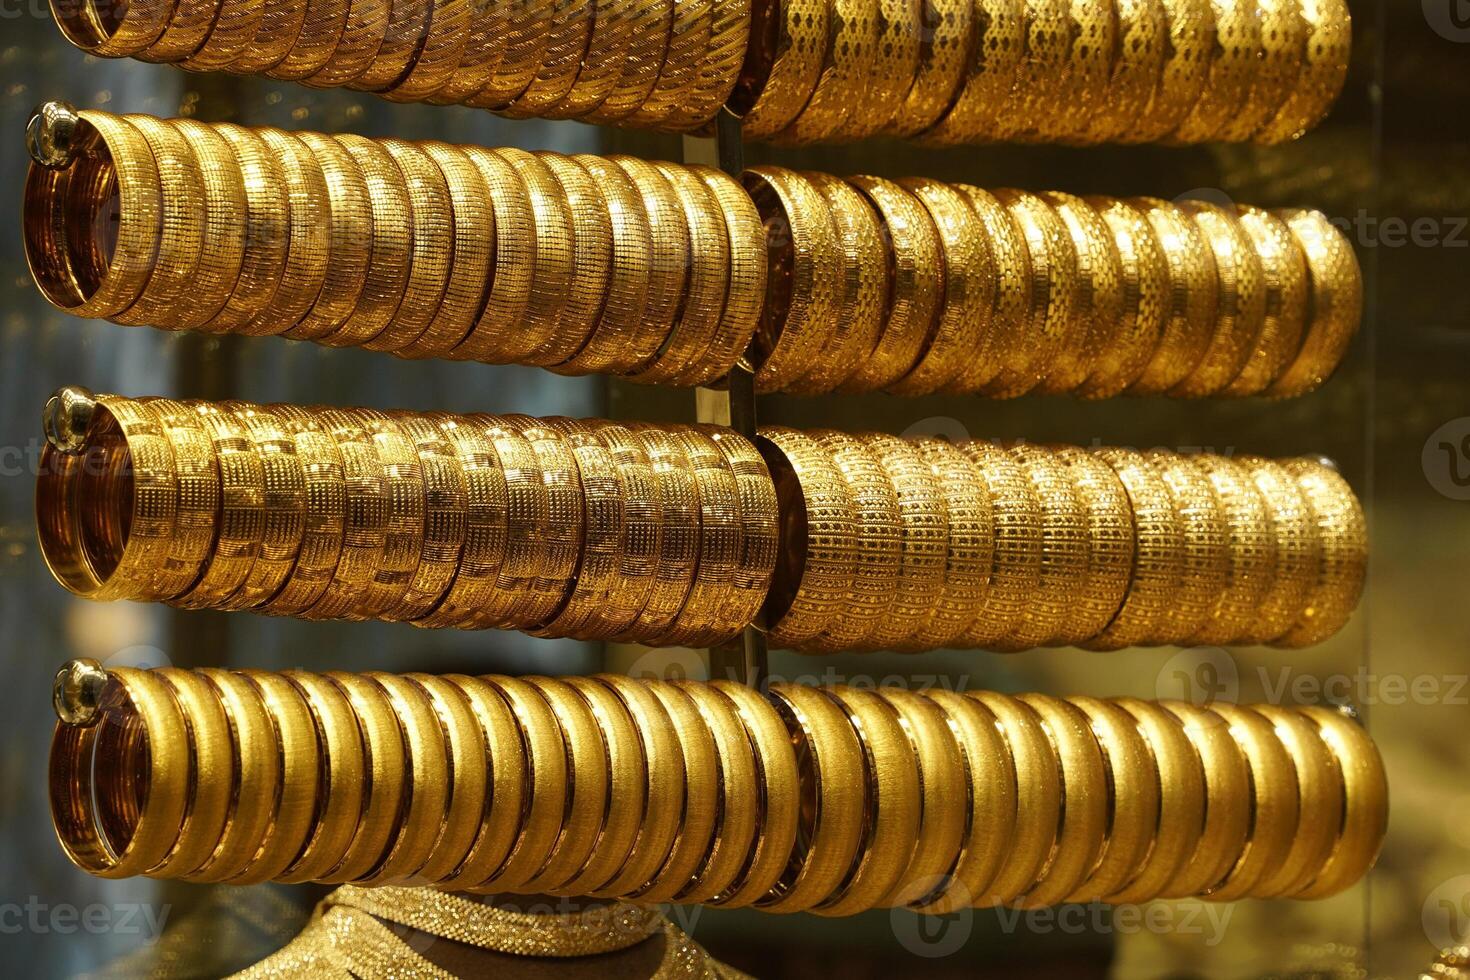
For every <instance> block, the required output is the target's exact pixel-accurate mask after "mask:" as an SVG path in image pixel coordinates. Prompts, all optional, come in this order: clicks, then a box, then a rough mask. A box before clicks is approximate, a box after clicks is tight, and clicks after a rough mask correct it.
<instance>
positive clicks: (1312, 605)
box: [1272, 459, 1368, 647]
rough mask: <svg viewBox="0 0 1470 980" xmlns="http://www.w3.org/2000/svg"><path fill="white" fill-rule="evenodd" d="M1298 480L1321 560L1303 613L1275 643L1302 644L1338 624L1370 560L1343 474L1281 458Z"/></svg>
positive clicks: (1353, 604) (1360, 517)
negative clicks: (1314, 530)
mask: <svg viewBox="0 0 1470 980" xmlns="http://www.w3.org/2000/svg"><path fill="white" fill-rule="evenodd" d="M1281 466H1282V467H1283V468H1284V469H1285V470H1286V472H1287V473H1289V474H1290V475H1291V477H1292V478H1293V479H1295V480H1296V485H1297V486H1298V487H1299V488H1300V489H1301V491H1302V496H1303V497H1304V498H1305V500H1306V504H1307V508H1308V510H1309V512H1310V514H1311V515H1312V518H1313V520H1314V521H1315V522H1316V526H1317V539H1318V541H1319V542H1320V544H1321V548H1322V551H1321V564H1320V565H1319V566H1318V567H1319V569H1320V570H1319V572H1318V577H1317V580H1316V582H1315V584H1314V585H1313V586H1312V591H1311V593H1310V595H1309V598H1308V601H1307V605H1306V608H1305V609H1304V610H1303V611H1302V614H1301V618H1300V619H1298V620H1297V622H1296V624H1295V625H1294V626H1293V627H1292V628H1291V629H1290V630H1289V631H1288V632H1287V633H1286V634H1285V635H1284V636H1281V637H1279V638H1277V639H1275V640H1273V641H1272V642H1273V644H1274V645H1277V646H1284V647H1304V646H1310V645H1312V644H1314V643H1320V642H1322V641H1323V640H1326V639H1327V638H1328V637H1330V636H1332V635H1333V634H1334V633H1336V632H1337V631H1338V630H1340V629H1342V627H1343V625H1344V624H1345V623H1346V622H1347V620H1348V617H1349V616H1351V615H1352V611H1353V610H1354V609H1355V608H1356V607H1357V605H1358V600H1359V599H1360V598H1361V597H1362V594H1363V582H1364V579H1365V577H1366V574H1367V564H1368V532H1367V528H1366V526H1365V523H1364V519H1363V508H1362V506H1361V505H1360V504H1359V503H1358V499H1357V497H1355V496H1354V495H1353V492H1352V489H1351V488H1349V487H1348V485H1347V481H1345V480H1344V479H1343V478H1342V476H1341V475H1339V474H1338V472H1337V471H1336V470H1334V469H1332V468H1331V467H1329V466H1326V465H1323V464H1321V463H1318V462H1316V461H1314V460H1307V459H1293V460H1286V461H1285V462H1283V463H1282V464H1281Z"/></svg>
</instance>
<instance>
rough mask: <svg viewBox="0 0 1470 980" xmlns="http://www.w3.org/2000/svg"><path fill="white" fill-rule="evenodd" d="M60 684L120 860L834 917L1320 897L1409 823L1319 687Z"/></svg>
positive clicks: (99, 677)
mask: <svg viewBox="0 0 1470 980" xmlns="http://www.w3.org/2000/svg"><path fill="white" fill-rule="evenodd" d="M89 675H90V676H89ZM58 683H59V690H60V691H61V694H60V695H59V699H60V701H61V702H63V703H65V702H66V700H67V697H68V693H69V692H76V691H78V690H84V689H86V686H87V685H88V684H91V685H92V686H93V693H94V696H95V697H96V702H95V703H94V704H92V705H91V707H90V710H87V711H83V713H82V714H80V715H70V711H72V710H75V708H76V706H75V705H72V706H71V707H70V708H65V709H64V710H65V711H66V712H67V714H68V716H69V717H70V719H71V720H70V721H69V722H65V723H63V724H61V725H59V726H58V728H57V731H56V736H55V741H54V744H53V749H52V755H51V805H52V812H53V816H54V819H55V823H56V829H57V834H58V836H59V838H60V840H61V843H62V845H63V847H64V848H65V849H66V852H67V854H68V856H69V857H70V858H71V859H72V860H73V861H74V862H75V863H76V864H77V865H78V866H80V867H81V868H83V869H84V870H86V871H89V872H91V873H93V874H97V875H101V876H104V877H110V878H119V877H125V876H131V875H149V876H152V877H155V878H174V879H184V880H189V881H203V882H230V883H235V884H244V883H248V882H258V881H265V880H275V881H284V882H298V881H321V882H331V883H342V882H351V883H356V884H359V885H392V884H397V883H403V882H413V883H416V884H419V885H433V886H436V887H439V888H442V889H445V890H450V891H461V892H517V891H520V892H535V893H542V894H553V895H579V896H582V895H595V896H599V897H604V898H623V899H628V900H631V901H635V902H638V903H643V904H657V903H663V902H680V903H690V904H707V905H716V906H725V907H740V906H754V907H756V908H759V909H764V910H766V911H771V912H797V911H812V912H816V913H818V914H825V915H850V914H854V913H857V912H860V911H863V910H866V909H870V908H874V907H897V906H907V907H911V908H915V909H918V910H921V911H925V912H934V913H939V912H944V911H948V910H952V909H956V908H961V907H966V906H986V905H996V904H1001V905H1012V906H1019V907H1038V906H1045V905H1053V904H1057V903H1060V902H1063V901H1072V902H1093V901H1098V902H1114V903H1122V902H1128V903H1133V902H1142V901H1147V900H1149V899H1153V898H1158V897H1169V898H1180V897H1186V896H1195V895H1199V896H1205V897H1208V898H1214V899H1219V900H1231V899H1235V898H1240V897H1244V896H1248V895H1249V896H1260V897H1294V898H1319V897H1322V896H1326V895H1331V894H1334V893H1336V892H1338V891H1341V890H1342V889H1344V888H1346V887H1348V886H1349V885H1351V884H1352V883H1353V882H1355V881H1356V880H1358V879H1359V878H1360V877H1361V876H1362V875H1363V874H1364V873H1366V871H1367V870H1368V868H1369V867H1370V866H1371V865H1372V863H1373V860H1374V858H1375V856H1376V854H1377V852H1378V848H1379V845H1380V843H1381V841H1382V838H1383V833H1384V828H1385V822H1386V818H1387V805H1388V802H1387V786H1386V783H1385V777H1384V772H1383V766H1382V762H1381V760H1380V759H1379V756H1378V753H1377V751H1376V750H1375V748H1374V746H1373V743H1372V741H1371V740H1370V739H1369V737H1368V735H1367V733H1366V732H1365V731H1364V730H1363V728H1362V727H1361V726H1360V725H1359V724H1358V723H1357V722H1356V721H1355V720H1353V719H1350V718H1348V717H1346V716H1344V715H1343V714H1341V713H1340V712H1338V711H1336V710H1331V709H1327V708H1318V707H1303V708H1280V707H1273V706H1259V707H1237V706H1234V705H1224V704H1221V705H1217V706H1215V707H1212V708H1200V707H1195V706H1192V705H1188V704H1179V703H1171V702H1144V701H1136V700H1131V699H1120V700H1116V701H1101V700H1096V699H1093V698H1086V697H1075V698H1067V699H1061V698H1053V697H1047V696H1043V695H1034V694H1030V695H1021V696H1019V697H1008V696H1003V695H999V694H989V693H970V694H957V693H952V692H948V693H946V692H938V693H930V694H916V693H913V692H909V691H905V690H900V689H892V688H879V689H877V690H858V689H855V688H849V687H843V686H835V687H823V688H816V687H802V686H793V685H776V686H774V687H773V688H772V689H771V691H770V692H769V694H768V695H767V696H765V697H762V696H761V695H760V694H758V693H756V692H754V691H751V690H749V689H747V688H744V687H741V686H739V685H736V684H732V683H728V682H715V683H711V684H703V683H697V682H681V683H677V684H670V683H664V682H658V681H654V682H646V681H632V680H629V679H627V678H623V677H614V676H599V677H592V678H563V679H561V680H554V679H551V678H544V677H532V678H527V679H520V680H517V679H512V678H507V677H479V678H474V677H466V676H461V675H451V676H444V677H436V676H429V675H424V674H409V675H402V676H399V675H391V674H382V673H370V674H345V673H330V674H325V675H317V674H307V673H302V672H299V671H288V672H286V673H283V674H272V673H265V672H261V671H242V672H238V673H237V672H227V671H220V670H201V671H186V670H179V669H175V668H165V669H161V670H154V671H138V670H132V669H119V670H116V671H112V672H108V673H104V672H102V671H101V670H100V668H98V667H97V666H96V665H95V664H91V665H87V664H82V663H74V664H72V665H69V666H68V667H67V668H65V669H64V670H63V672H62V675H61V677H60V678H59V679H58ZM369 772H370V773H371V778H368V776H367V774H368V773H369Z"/></svg>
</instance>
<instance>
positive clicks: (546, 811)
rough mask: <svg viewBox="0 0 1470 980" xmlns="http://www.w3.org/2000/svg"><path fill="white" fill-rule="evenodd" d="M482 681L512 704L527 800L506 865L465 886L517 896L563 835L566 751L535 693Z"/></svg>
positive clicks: (514, 683)
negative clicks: (519, 739) (513, 892)
mask: <svg viewBox="0 0 1470 980" xmlns="http://www.w3.org/2000/svg"><path fill="white" fill-rule="evenodd" d="M484 679H485V680H486V681H487V682H489V684H490V686H491V687H493V688H494V689H495V690H497V691H498V692H499V693H500V696H501V697H503V698H504V699H505V701H506V703H507V704H509V705H510V709H511V713H512V714H513V715H514V716H515V721H516V725H517V726H518V727H519V729H520V733H521V735H520V738H521V744H522V746H523V748H522V750H521V751H522V752H524V753H525V759H526V775H527V778H526V783H527V785H526V794H527V795H526V796H524V797H522V799H523V800H524V802H523V803H522V805H521V806H522V808H521V819H520V831H519V835H518V836H517V837H516V841H515V845H514V847H512V849H511V851H510V854H509V855H508V856H507V857H506V858H505V863H504V864H502V865H501V866H500V867H499V868H498V869H497V870H496V871H495V872H493V876H492V877H490V878H489V879H487V880H484V881H480V882H475V881H473V880H472V879H470V878H468V877H466V878H465V879H464V880H463V884H464V887H465V888H466V889H474V890H476V891H486V892H489V891H492V890H493V891H516V890H518V889H519V888H521V887H522V886H523V885H524V884H525V883H526V882H527V881H529V880H530V879H531V878H532V877H533V876H534V875H535V874H536V872H537V871H539V870H540V869H541V868H542V867H543V866H544V865H545V864H546V861H547V858H549V857H550V856H551V852H552V849H553V848H554V847H555V846H556V842H557V839H558V838H559V837H560V835H561V828H562V820H563V818H564V815H565V813H566V801H567V786H568V780H567V754H566V746H565V743H564V740H563V738H562V734H561V728H560V727H559V726H558V725H557V723H556V715H555V714H554V713H553V712H552V710H551V707H550V706H549V705H548V704H547V703H546V699H545V698H543V697H542V696H541V694H540V693H539V692H538V691H537V690H536V688H534V687H532V686H531V685H530V684H528V683H526V682H525V681H522V680H517V679H515V678H511V677H500V676H496V677H487V678H484Z"/></svg>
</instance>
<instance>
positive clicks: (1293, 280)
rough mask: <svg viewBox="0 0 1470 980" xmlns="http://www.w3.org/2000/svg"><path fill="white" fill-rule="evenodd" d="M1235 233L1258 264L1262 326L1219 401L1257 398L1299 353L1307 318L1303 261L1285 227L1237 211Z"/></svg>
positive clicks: (1252, 211) (1255, 212) (1248, 210)
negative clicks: (1246, 240)
mask: <svg viewBox="0 0 1470 980" xmlns="http://www.w3.org/2000/svg"><path fill="white" fill-rule="evenodd" d="M1235 212H1236V215H1237V220H1238V222H1239V224H1240V230H1241V231H1242V232H1244V233H1245V234H1246V236H1247V237H1248V238H1249V239H1250V242H1251V247H1252V250H1253V251H1254V252H1255V254H1256V257H1257V258H1258V259H1260V261H1261V271H1262V273H1263V274H1264V276H1263V279H1262V286H1263V288H1264V290H1265V294H1266V302H1265V323H1264V325H1263V326H1262V327H1261V336H1260V339H1259V340H1258V341H1257V343H1256V349H1255V351H1254V352H1253V353H1252V354H1251V358H1250V360H1249V361H1247V362H1246V365H1245V368H1244V369H1243V370H1242V371H1241V372H1240V374H1239V375H1237V376H1236V378H1235V380H1234V381H1232V382H1230V384H1228V385H1226V386H1225V387H1224V388H1222V389H1221V390H1220V394H1221V395H1223V396H1230V397H1239V396H1245V395H1256V394H1260V393H1261V392H1262V391H1264V390H1265V389H1266V387H1267V386H1268V385H1270V384H1271V383H1272V382H1273V381H1275V380H1276V378H1278V377H1279V376H1280V375H1281V372H1282V371H1284V370H1286V367H1287V365H1288V364H1289V363H1290V362H1291V359H1292V358H1294V357H1295V356H1296V352H1297V351H1299V350H1301V346H1302V331H1303V330H1304V329H1305V327H1306V316H1307V261H1306V256H1305V255H1304V254H1303V253H1302V248H1301V246H1300V245H1298V244H1297V242H1296V239H1295V238H1293V237H1292V235H1291V230H1290V229H1289V228H1287V226H1286V223H1285V222H1284V221H1282V220H1281V219H1280V218H1278V217H1276V216H1275V215H1274V214H1272V213H1271V212H1269V211H1263V210H1262V209H1260V208H1255V207H1250V206H1245V205H1237V206H1236V209H1235Z"/></svg>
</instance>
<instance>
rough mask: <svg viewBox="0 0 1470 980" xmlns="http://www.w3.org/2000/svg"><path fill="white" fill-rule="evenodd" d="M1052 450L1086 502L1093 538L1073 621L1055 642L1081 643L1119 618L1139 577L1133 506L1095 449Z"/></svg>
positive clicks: (1122, 486) (1089, 540) (1078, 493)
mask: <svg viewBox="0 0 1470 980" xmlns="http://www.w3.org/2000/svg"><path fill="white" fill-rule="evenodd" d="M1051 451H1052V453H1053V454H1055V456H1056V458H1057V460H1058V462H1060V463H1061V464H1062V465H1063V466H1064V467H1065V469H1066V474H1067V477H1068V478H1069V479H1070V480H1071V481H1072V486H1073V488H1074V489H1075V490H1076V492H1077V499H1078V500H1079V501H1080V502H1081V503H1082V508H1083V511H1084V512H1085V515H1086V521H1087V541H1088V548H1087V576H1086V583H1085V585H1084V587H1083V588H1082V590H1081V591H1079V592H1078V593H1077V595H1076V598H1075V600H1074V612H1073V615H1072V619H1071V622H1070V623H1069V624H1068V625H1067V627H1066V628H1065V629H1064V630H1063V631H1062V632H1061V633H1060V634H1059V635H1058V636H1057V637H1056V639H1055V641H1054V642H1055V643H1056V644H1057V645H1063V644H1081V643H1084V642H1086V641H1087V640H1090V639H1092V638H1093V637H1096V636H1098V635H1099V634H1100V633H1102V632H1103V631H1104V630H1106V629H1107V628H1108V626H1109V625H1111V624H1112V623H1113V622H1114V621H1115V620H1116V618H1117V616H1118V614H1119V612H1120V611H1121V609H1122V607H1123V602H1124V599H1125V597H1126V595H1127V592H1128V588H1129V586H1130V585H1131V584H1132V583H1133V581H1134V576H1135V574H1136V571H1135V568H1136V566H1135V555H1134V542H1135V540H1136V532H1135V530H1134V517H1133V507H1132V504H1131V502H1130V499H1129V496H1128V490H1127V488H1126V487H1125V486H1124V485H1123V483H1122V481H1121V480H1120V479H1119V478H1118V476H1117V474H1116V473H1115V472H1114V471H1113V469H1112V468H1111V467H1110V466H1108V464H1107V463H1106V462H1104V461H1103V460H1101V459H1099V458H1098V457H1097V456H1096V455H1095V454H1093V453H1090V452H1088V451H1087V450H1084V449H1074V448H1070V447H1067V446H1055V447H1052V450H1051Z"/></svg>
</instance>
